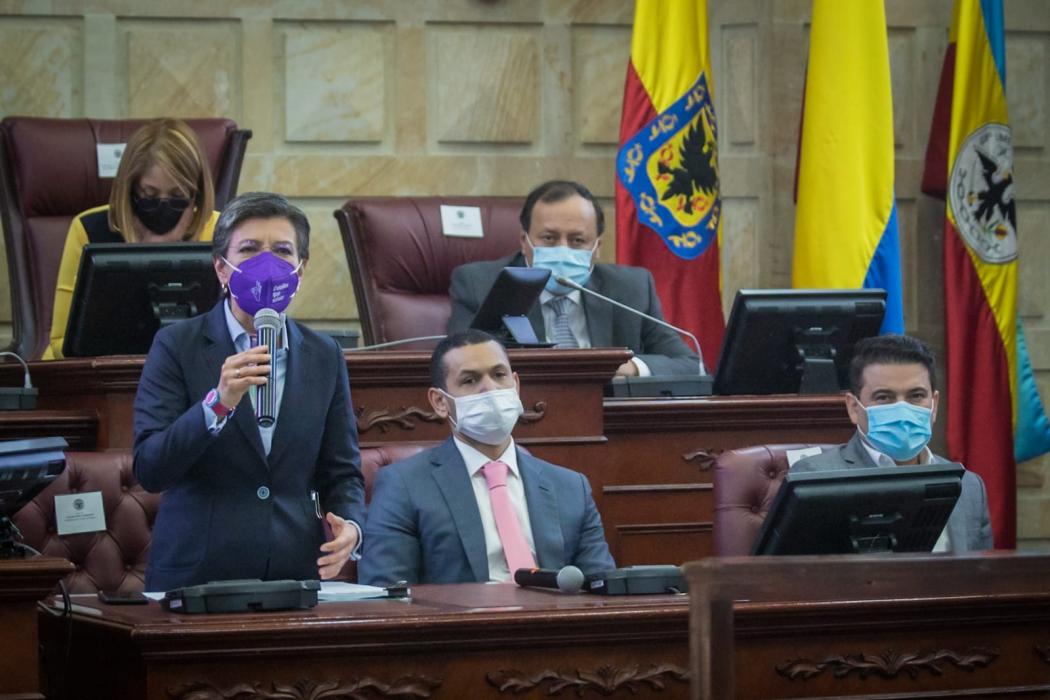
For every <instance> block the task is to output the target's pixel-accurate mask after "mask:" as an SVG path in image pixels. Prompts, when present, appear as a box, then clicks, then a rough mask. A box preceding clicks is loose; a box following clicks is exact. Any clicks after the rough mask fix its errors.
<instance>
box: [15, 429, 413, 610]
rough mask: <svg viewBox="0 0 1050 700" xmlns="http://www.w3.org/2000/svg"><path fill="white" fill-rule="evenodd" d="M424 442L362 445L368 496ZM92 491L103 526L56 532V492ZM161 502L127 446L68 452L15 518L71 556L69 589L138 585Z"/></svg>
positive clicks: (350, 566)
mask: <svg viewBox="0 0 1050 700" xmlns="http://www.w3.org/2000/svg"><path fill="white" fill-rule="evenodd" d="M427 447H429V445H421V444H403V445H383V446H380V447H368V448H364V449H362V450H361V471H362V472H363V473H364V477H365V497H366V499H367V498H369V497H370V496H371V494H372V481H373V480H374V478H375V474H376V472H377V471H379V470H380V469H381V468H382V467H385V466H386V465H388V464H391V463H393V462H397V461H400V460H402V459H407V458H408V457H411V456H412V455H414V454H416V453H417V452H420V451H422V450H424V449H426V448H427ZM90 491H101V492H102V504H103V508H104V510H105V514H106V531H105V532H86V533H82V534H78V535H65V536H62V537H60V536H59V535H58V533H57V531H56V526H55V496H56V495H61V494H68V493H85V492H90ZM159 506H160V494H155V493H147V492H146V491H145V490H144V489H143V488H142V487H141V486H140V485H139V483H138V482H137V481H136V480H135V474H134V473H133V471H132V457H131V451H130V450H111V451H107V452H67V453H66V470H65V471H64V472H63V473H62V475H61V476H59V477H58V478H57V479H55V480H54V482H52V483H51V484H50V485H49V486H48V487H47V488H46V489H44V490H43V491H42V492H41V493H39V494H38V495H37V497H36V498H34V499H33V500H32V501H30V502H29V503H28V504H26V505H25V506H24V507H23V508H22V509H21V510H20V511H18V513H16V514H15V516H14V518H13V520H14V522H15V525H16V526H17V527H18V528H19V530H21V531H22V537H23V539H24V541H25V543H26V544H28V545H29V546H30V547H33V548H34V549H36V550H38V551H40V552H42V553H43V554H45V555H47V556H52V557H62V558H64V559H68V560H69V561H71V562H73V564H74V566H76V570H75V571H74V572H73V573H72V574H70V575H69V576H68V577H66V586H67V588H68V589H69V592H70V593H94V592H96V591H98V590H117V591H141V590H143V587H144V585H145V582H146V562H147V561H148V560H149V544H150V540H151V539H152V531H153V522H154V520H155V519H156V517H157V508H158V507H159ZM356 576H357V568H356V565H355V563H354V562H348V563H347V565H346V567H344V569H343V572H342V575H341V576H340V578H347V579H350V580H354V579H356Z"/></svg>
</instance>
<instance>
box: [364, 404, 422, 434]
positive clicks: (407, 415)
mask: <svg viewBox="0 0 1050 700" xmlns="http://www.w3.org/2000/svg"><path fill="white" fill-rule="evenodd" d="M354 413H355V414H357V432H358V433H367V432H368V431H369V430H371V429H372V428H379V432H381V433H386V432H387V431H388V430H390V428H391V427H393V426H395V425H396V426H397V427H399V428H401V429H402V430H415V428H416V423H417V422H423V423H440V422H441V421H442V419H441V418H439V417H438V414H436V413H434V412H433V411H429V410H427V409H425V408H419V407H418V406H407V407H406V406H401V407H400V408H399V409H397V410H394V409H389V408H373V409H366V408H365V407H364V406H357V407H355V408H354Z"/></svg>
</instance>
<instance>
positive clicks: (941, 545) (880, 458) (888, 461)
mask: <svg viewBox="0 0 1050 700" xmlns="http://www.w3.org/2000/svg"><path fill="white" fill-rule="evenodd" d="M857 434H858V435H860V444H862V445H864V449H865V450H867V452H868V455H869V456H870V457H871V459H872V461H873V462H875V464H876V465H878V466H880V467H897V466H900V465H899V464H897V462H895V461H894V459H893V458H892V457H890V456H889V455H888V454H886V453H884V452H879V451H878V450H876V449H875V448H874V447H872V446H871V445H869V444H868V441H867V440H865V439H864V434H863V433H861V432H860V429H859V428H858V429H857ZM932 461H933V452H931V451H930V448H929V446H928V445H927V446H926V447H924V448H922V452H920V453H919V464H929V463H930V462H932ZM930 551H931V552H951V551H952V541H951V536H950V535H949V534H948V526H947V525H945V526H944V529H943V530H941V536H940V537H938V538H937V543H936V544H935V545H933V549H931V550H930Z"/></svg>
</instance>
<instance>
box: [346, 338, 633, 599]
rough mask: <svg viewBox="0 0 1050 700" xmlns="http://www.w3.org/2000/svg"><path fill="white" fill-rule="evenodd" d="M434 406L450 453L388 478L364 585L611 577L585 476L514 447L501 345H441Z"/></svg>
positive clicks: (510, 382)
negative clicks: (568, 572) (542, 575)
mask: <svg viewBox="0 0 1050 700" xmlns="http://www.w3.org/2000/svg"><path fill="white" fill-rule="evenodd" d="M430 376H431V387H430V389H429V390H428V392H427V397H428V399H429V400H430V405H431V406H432V407H433V409H434V412H435V413H437V415H438V416H440V417H441V418H442V419H447V420H448V421H449V422H450V423H451V426H452V437H451V438H449V439H448V440H446V441H445V442H444V443H442V444H441V445H439V446H437V447H435V448H433V449H431V450H427V451H425V452H421V453H420V454H418V455H416V456H414V457H411V458H409V459H407V460H404V461H402V462H398V463H397V464H392V465H390V466H388V467H384V468H383V469H381V470H379V473H378V474H377V475H376V479H375V484H374V486H373V488H372V501H371V504H370V505H369V510H368V520H367V521H366V523H365V535H364V552H363V554H362V558H361V561H360V562H359V564H358V577H359V579H360V581H361V582H362V583H368V584H376V585H388V584H390V583H393V582H396V581H408V582H409V583H461V582H469V581H509V580H511V579H512V576H513V572H514V571H515V570H517V569H519V568H532V567H536V566H539V567H541V568H547V569H557V568H561V567H563V566H567V565H570V564H572V565H575V566H577V567H579V568H580V569H581V570H583V571H584V573H588V572H597V571H604V570H607V569H611V568H614V564H613V560H612V557H611V556H610V554H609V548H608V545H606V543H605V533H604V530H603V529H602V521H601V517H600V516H599V515H598V510H597V508H596V507H595V505H594V499H593V498H592V496H591V488H590V485H589V484H588V483H587V479H586V478H585V477H584V476H583V475H582V474H579V473H577V472H574V471H570V470H569V469H565V468H563V467H558V466H555V465H553V464H550V463H548V462H544V461H543V460H541V459H537V458H535V457H533V456H532V455H530V454H528V453H527V452H524V451H522V450H520V449H518V448H517V447H516V445H515V444H514V440H513V438H512V437H511V430H512V429H513V428H514V425H515V423H516V422H517V419H518V417H519V416H520V415H521V413H522V405H521V400H520V399H519V398H518V386H519V384H518V375H517V374H516V373H514V372H513V371H511V368H510V363H509V361H508V359H507V353H506V351H505V350H504V348H503V346H502V345H500V344H499V343H498V342H497V341H496V340H495V339H494V338H493V337H492V336H490V335H488V334H487V333H484V332H482V331H477V330H469V331H465V332H462V333H457V334H453V335H451V336H449V337H448V338H446V339H445V340H443V341H442V342H441V343H440V344H439V345H438V347H437V348H436V349H435V350H434V353H433V355H432V357H431V361H430Z"/></svg>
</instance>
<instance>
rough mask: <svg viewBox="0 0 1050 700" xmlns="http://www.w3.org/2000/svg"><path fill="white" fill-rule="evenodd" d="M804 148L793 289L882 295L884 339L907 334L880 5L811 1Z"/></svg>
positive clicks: (867, 0)
mask: <svg viewBox="0 0 1050 700" xmlns="http://www.w3.org/2000/svg"><path fill="white" fill-rule="evenodd" d="M800 139H801V143H800V145H799V161H798V181H797V183H796V185H797V207H796V209H795V256H794V260H793V276H792V283H793V285H794V286H795V287H799V288H804V289H824V288H828V289H859V288H865V289H873V288H878V289H885V290H886V315H885V316H884V317H883V321H882V332H884V333H903V332H904V305H903V301H902V285H901V260H900V236H899V233H898V228H897V204H896V200H895V198H894V195H893V98H892V95H891V92H890V57H889V49H888V45H887V39H886V15H885V10H884V8H883V3H882V0H847V1H845V2H844V1H843V0H814V2H813V21H812V28H811V31H810V39H809V64H808V67H807V69H806V92H805V99H804V102H803V117H802V129H801V136H800Z"/></svg>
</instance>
